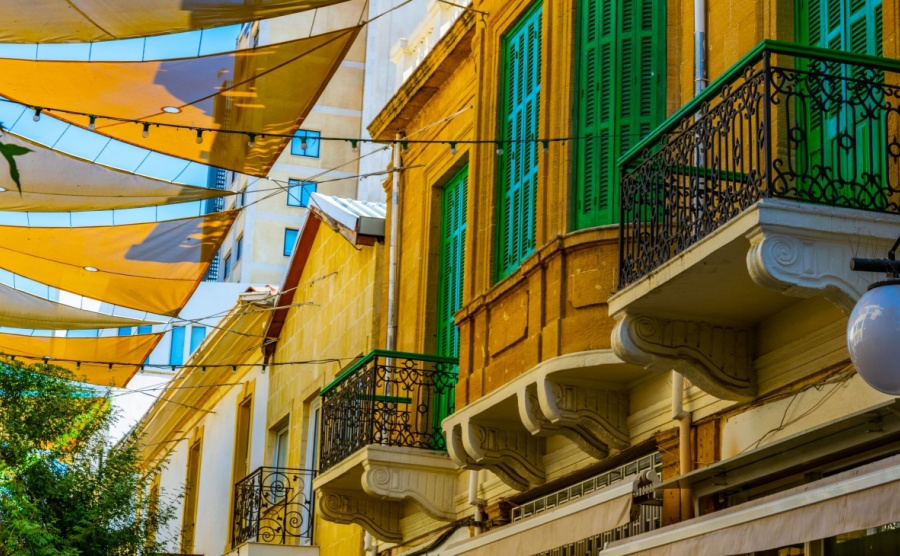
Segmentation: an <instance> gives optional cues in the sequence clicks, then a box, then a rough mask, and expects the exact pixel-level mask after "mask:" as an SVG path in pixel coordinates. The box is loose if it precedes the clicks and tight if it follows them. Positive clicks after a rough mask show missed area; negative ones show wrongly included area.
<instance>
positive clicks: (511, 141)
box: [2, 98, 596, 154]
mask: <svg viewBox="0 0 900 556" xmlns="http://www.w3.org/2000/svg"><path fill="white" fill-rule="evenodd" d="M2 100H3V102H9V103H13V104H19V105H21V106H24V107H25V108H27V109H29V110H33V111H34V115H33V117H32V118H33V119H34V121H36V122H37V121H40V119H41V115H42V114H52V113H58V114H67V115H71V116H82V117H84V118H87V119H88V129H94V128H96V126H97V125H98V124H97V122H98V121H99V120H108V121H110V122H115V123H117V124H135V125H139V126H141V128H142V131H141V135H142V136H144V137H149V136H150V133H151V128H153V127H157V128H159V127H165V128H170V129H180V130H187V131H189V132H191V133H194V135H195V140H196V141H197V142H198V143H202V142H203V134H204V133H224V134H228V135H244V136H246V137H247V145H248V146H249V147H250V148H255V147H256V146H257V145H258V143H257V140H261V139H266V138H272V137H274V138H278V139H294V138H297V139H300V140H301V141H303V140H315V141H334V142H341V143H349V144H350V147H351V148H352V149H354V150H356V149H358V148H359V145H361V144H373V145H392V144H394V143H398V142H399V143H400V146H401V147H402V148H403V149H404V150H407V149H408V148H409V146H410V145H447V146H448V147H449V148H450V149H451V150H454V149H455V148H456V147H457V146H459V145H495V146H496V147H497V154H503V147H505V146H512V145H519V144H540V145H541V147H542V149H543V150H544V151H546V150H547V149H548V148H549V145H550V143H565V142H569V141H584V140H591V139H594V138H596V137H595V136H593V135H581V136H571V137H517V138H503V139H500V138H494V139H452V140H451V139H410V138H404V139H401V140H400V141H397V140H396V139H364V138H362V137H335V136H319V137H309V138H304V137H303V136H299V137H298V136H297V135H296V134H294V133H290V134H288V133H271V132H261V131H247V130H238V129H228V128H220V129H217V128H211V127H197V126H189V125H183V124H171V123H164V122H148V121H145V120H134V119H129V118H119V117H116V116H104V115H99V114H90V113H87V112H78V111H75V110H66V109H61V108H52V107H49V106H35V105H30V104H22V103H19V102H15V101H12V100H9V99H6V98H3V99H2ZM75 125H77V124H75ZM91 126H94V128H92V127H91Z"/></svg>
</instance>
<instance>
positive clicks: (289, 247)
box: [282, 228, 300, 257]
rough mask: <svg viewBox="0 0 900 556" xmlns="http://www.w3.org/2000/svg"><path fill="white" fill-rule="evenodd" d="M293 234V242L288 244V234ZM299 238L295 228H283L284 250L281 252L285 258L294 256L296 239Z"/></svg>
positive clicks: (298, 231)
mask: <svg viewBox="0 0 900 556" xmlns="http://www.w3.org/2000/svg"><path fill="white" fill-rule="evenodd" d="M291 232H293V234H294V241H292V242H291V243H290V244H288V234H289V233H291ZM299 237H300V230H298V229H297V228H285V229H284V248H283V250H282V254H283V255H284V256H285V257H290V256H291V255H293V254H294V248H295V247H296V246H297V239H298V238H299Z"/></svg>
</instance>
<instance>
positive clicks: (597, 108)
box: [572, 0, 666, 229]
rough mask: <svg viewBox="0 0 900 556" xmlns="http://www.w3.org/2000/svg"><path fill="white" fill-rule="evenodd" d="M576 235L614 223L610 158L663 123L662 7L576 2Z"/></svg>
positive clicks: (648, 1) (641, 1)
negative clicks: (585, 230)
mask: <svg viewBox="0 0 900 556" xmlns="http://www.w3.org/2000/svg"><path fill="white" fill-rule="evenodd" d="M580 5H581V7H580V11H581V13H580V15H579V17H580V30H579V31H580V43H581V44H580V57H581V63H579V64H578V70H577V71H578V76H577V77H578V97H577V98H578V105H577V110H578V118H577V128H578V132H577V133H576V135H577V136H578V137H585V138H586V139H584V140H581V141H577V142H576V148H575V183H574V191H573V195H572V198H573V205H574V206H573V214H574V222H573V225H574V227H575V229H582V228H590V227H593V226H601V225H605V224H613V223H615V222H618V220H619V214H618V206H619V186H618V184H619V173H618V167H617V166H616V159H618V158H619V156H621V155H622V154H625V153H626V152H627V151H628V150H629V149H630V148H631V147H632V146H634V145H635V144H637V143H638V142H639V141H640V140H641V139H642V138H643V137H645V136H646V135H647V134H648V133H650V131H652V130H653V128H655V127H656V126H657V125H658V124H659V123H661V122H662V121H663V120H664V119H665V115H666V114H665V108H666V90H665V84H666V80H665V75H666V50H665V49H666V43H665V40H666V17H665V14H666V4H665V2H664V1H663V0H636V1H633V2H624V1H622V0H586V1H584V2H580Z"/></svg>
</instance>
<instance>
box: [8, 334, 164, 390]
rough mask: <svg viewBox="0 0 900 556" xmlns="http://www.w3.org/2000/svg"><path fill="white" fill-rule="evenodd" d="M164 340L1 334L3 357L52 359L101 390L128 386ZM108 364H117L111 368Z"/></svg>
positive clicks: (157, 336) (150, 336)
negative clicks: (107, 387)
mask: <svg viewBox="0 0 900 556" xmlns="http://www.w3.org/2000/svg"><path fill="white" fill-rule="evenodd" d="M162 336H163V334H162V333H158V334H141V335H137V336H110V337H102V338H61V337H55V336H20V335H18V334H0V353H2V354H5V355H16V356H22V357H27V358H32V359H40V358H42V357H49V358H50V360H49V361H48V362H49V363H51V364H53V365H56V366H59V367H63V368H65V369H68V370H70V371H72V372H73V373H75V375H76V376H78V377H79V378H81V379H83V380H84V382H88V383H90V384H97V385H100V386H125V385H126V384H128V381H129V380H130V379H131V377H132V376H133V375H134V373H136V372H137V371H138V369H140V366H141V364H143V363H144V361H146V360H147V357H148V356H149V355H150V352H151V351H153V348H154V347H156V344H157V343H159V340H160V338H162ZM63 360H68V361H63ZM90 361H98V362H100V363H90ZM27 362H28V363H33V362H35V361H27ZM76 362H81V364H80V365H79V364H77V363H76ZM106 362H113V363H117V364H114V365H112V368H110V366H109V365H108V364H107V363H106Z"/></svg>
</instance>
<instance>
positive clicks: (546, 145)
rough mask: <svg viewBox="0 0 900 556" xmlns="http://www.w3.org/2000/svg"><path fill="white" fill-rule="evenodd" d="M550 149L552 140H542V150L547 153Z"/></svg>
mask: <svg viewBox="0 0 900 556" xmlns="http://www.w3.org/2000/svg"><path fill="white" fill-rule="evenodd" d="M549 150H550V141H547V140H543V141H541V151H542V152H545V153H546V152H547V151H549Z"/></svg>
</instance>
